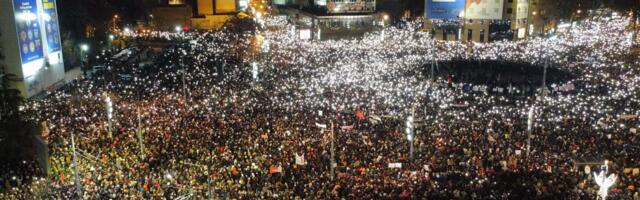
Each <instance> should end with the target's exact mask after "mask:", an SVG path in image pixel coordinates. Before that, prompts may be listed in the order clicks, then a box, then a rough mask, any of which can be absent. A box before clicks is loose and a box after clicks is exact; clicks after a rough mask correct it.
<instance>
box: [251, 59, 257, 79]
mask: <svg viewBox="0 0 640 200" xmlns="http://www.w3.org/2000/svg"><path fill="white" fill-rule="evenodd" d="M251 75H252V77H253V80H254V81H257V80H258V63H255V62H253V63H251Z"/></svg>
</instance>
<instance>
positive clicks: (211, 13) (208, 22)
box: [191, 0, 249, 30]
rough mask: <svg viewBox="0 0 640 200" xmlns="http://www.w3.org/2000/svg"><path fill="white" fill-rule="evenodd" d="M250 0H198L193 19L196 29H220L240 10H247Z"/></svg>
mask: <svg viewBox="0 0 640 200" xmlns="http://www.w3.org/2000/svg"><path fill="white" fill-rule="evenodd" d="M248 3H249V1H248V0H198V2H197V5H196V8H197V9H196V10H197V14H196V15H195V16H194V17H193V18H192V19H191V22H192V24H193V27H194V28H196V29H206V30H209V29H218V28H220V27H222V26H223V25H224V24H225V23H226V22H227V21H228V20H229V19H231V18H232V17H233V16H235V15H236V14H237V13H238V12H242V11H246V9H247V7H248Z"/></svg>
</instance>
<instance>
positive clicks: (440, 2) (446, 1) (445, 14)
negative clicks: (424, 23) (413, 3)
mask: <svg viewBox="0 0 640 200" xmlns="http://www.w3.org/2000/svg"><path fill="white" fill-rule="evenodd" d="M464 3H465V0H426V2H425V6H426V8H425V11H426V12H425V14H426V16H425V17H426V19H440V20H451V19H457V18H458V17H461V14H462V12H463V11H464Z"/></svg>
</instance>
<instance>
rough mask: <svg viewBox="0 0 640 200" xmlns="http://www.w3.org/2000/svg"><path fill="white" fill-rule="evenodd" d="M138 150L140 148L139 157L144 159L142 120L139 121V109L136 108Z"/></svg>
mask: <svg viewBox="0 0 640 200" xmlns="http://www.w3.org/2000/svg"><path fill="white" fill-rule="evenodd" d="M136 133H137V136H138V148H140V157H141V158H142V159H144V142H143V138H142V120H141V119H140V108H138V131H136Z"/></svg>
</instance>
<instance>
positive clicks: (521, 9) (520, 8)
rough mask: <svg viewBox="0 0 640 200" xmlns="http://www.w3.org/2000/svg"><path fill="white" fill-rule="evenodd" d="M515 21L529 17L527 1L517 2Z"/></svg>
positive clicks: (519, 0) (520, 0)
mask: <svg viewBox="0 0 640 200" xmlns="http://www.w3.org/2000/svg"><path fill="white" fill-rule="evenodd" d="M516 6H517V11H516V19H527V18H528V17H529V0H518V4H517V5H516Z"/></svg>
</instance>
